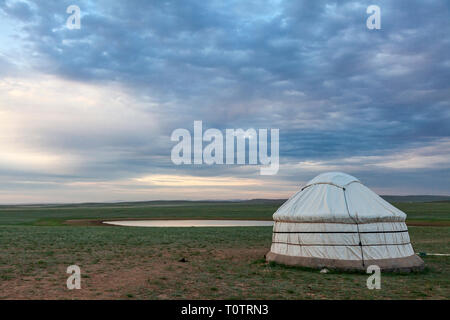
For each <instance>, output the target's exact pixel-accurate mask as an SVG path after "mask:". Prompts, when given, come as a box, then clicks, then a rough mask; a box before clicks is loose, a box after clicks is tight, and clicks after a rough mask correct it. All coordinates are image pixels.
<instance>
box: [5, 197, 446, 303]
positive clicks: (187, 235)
mask: <svg viewBox="0 0 450 320" xmlns="http://www.w3.org/2000/svg"><path fill="white" fill-rule="evenodd" d="M396 205H397V206H398V207H399V208H400V209H401V210H404V211H406V212H407V213H408V221H411V220H417V221H434V222H439V221H441V222H442V221H448V220H449V216H450V204H449V203H448V202H444V203H401V204H396ZM277 206H278V205H277V204H274V203H246V204H243V203H207V202H205V203H181V204H180V203H176V204H172V205H170V204H168V203H162V204H158V205H148V204H147V205H143V204H141V205H132V204H127V205H123V204H121V205H110V206H107V205H102V206H94V205H91V206H59V207H51V208H47V207H31V208H30V207H26V208H25V207H8V208H1V209H0V248H1V250H0V298H3V299H8V298H24V299H31V298H55V299H84V298H92V299H105V298H109V299H117V298H119V299H183V298H194V299H202V298H203V299H449V298H450V288H449V287H450V284H449V282H450V281H449V279H450V277H449V273H450V258H449V257H436V256H426V257H424V260H425V263H426V266H427V268H426V270H425V271H424V272H420V273H411V274H383V275H382V289H381V290H368V289H367V288H366V280H367V275H366V274H360V273H339V272H330V273H328V274H320V273H319V272H318V271H317V270H310V269H305V268H295V267H286V266H281V265H277V264H268V263H266V262H265V260H264V254H265V253H266V252H267V251H268V250H269V248H270V244H271V231H272V230H271V228H270V227H246V228H243V227H240V228H133V227H99V226H68V225H64V224H63V222H64V221H65V220H68V219H112V218H219V217H220V218H247V219H248V218H254V219H256V218H265V219H270V217H271V215H272V214H273V212H274V211H275V210H276V208H277ZM409 230H410V235H411V239H412V242H413V246H414V249H415V251H416V252H428V253H450V246H449V243H450V241H449V240H450V227H409ZM181 258H185V259H186V260H187V262H184V263H183V262H180V260H181ZM72 264H77V265H79V266H80V267H81V270H82V290H76V291H68V290H67V289H66V287H65V283H66V279H67V277H68V275H67V274H66V272H65V271H66V268H67V267H68V266H69V265H72Z"/></svg>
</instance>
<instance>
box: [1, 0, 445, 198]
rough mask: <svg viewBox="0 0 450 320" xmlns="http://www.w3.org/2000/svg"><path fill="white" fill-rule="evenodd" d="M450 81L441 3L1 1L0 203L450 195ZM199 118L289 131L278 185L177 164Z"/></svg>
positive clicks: (256, 172) (251, 171) (249, 172)
mask: <svg viewBox="0 0 450 320" xmlns="http://www.w3.org/2000/svg"><path fill="white" fill-rule="evenodd" d="M373 4H375V5H378V6H379V7H380V9H381V29H379V30H369V29H368V28H367V26H366V20H367V18H368V17H369V16H370V14H367V12H366V10H367V7H368V6H370V5H373ZM70 5H77V6H79V8H80V11H81V18H80V21H81V25H80V29H69V28H67V26H66V20H67V19H68V17H69V16H70V14H68V13H67V12H66V9H67V7H69V6H70ZM449 84H450V2H448V1H445V0H428V1H422V0H397V1H383V0H370V1H325V0H324V1H322V0H315V1H312V0H310V1H282V0H270V1H269V0H258V1H256V0H239V1H215V0H211V1H201V0H199V1H196V0H187V1H138V0H130V1H118V0H115V1H112V0H98V1H87V0H85V1H75V0H69V1H66V0H57V1H56V0H55V1H26V0H19V1H13V0H0V147H1V153H0V204H7V203H57V202H101V201H138V200H156V199H163V200H171V199H190V200H201V199H211V200H219V199H253V198H277V199H279V198H287V197H289V196H290V195H292V194H293V193H294V192H295V191H297V190H298V189H299V188H300V187H301V186H302V185H303V184H305V183H306V182H307V181H309V180H310V179H312V178H313V177H314V176H316V175H318V174H320V173H323V172H327V171H343V172H346V173H349V174H351V175H354V176H356V177H357V178H359V179H360V181H361V182H362V183H364V184H365V185H367V186H368V187H369V188H372V189H373V190H374V191H375V192H377V193H379V194H390V195H411V194H434V195H450V182H449V181H450V161H449V159H450V125H449V123H450V85H449ZM195 120H201V121H202V123H203V126H204V128H205V129H207V128H217V129H218V130H221V131H224V130H225V129H227V128H231V129H238V128H242V129H244V130H246V129H249V128H255V129H261V128H267V129H270V128H275V129H279V137H280V141H279V157H280V160H279V161H280V168H279V171H278V173H277V174H275V175H260V165H248V164H246V165H237V164H234V165H217V164H213V165H206V164H196V165H187V164H182V165H175V164H174V163H173V162H172V160H171V157H170V155H171V150H172V148H173V147H174V145H175V144H176V143H175V142H173V141H171V139H170V137H171V134H172V132H173V131H174V130H175V129H177V128H185V129H188V130H189V131H191V132H193V124H194V121H195Z"/></svg>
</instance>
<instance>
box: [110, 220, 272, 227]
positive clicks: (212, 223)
mask: <svg viewBox="0 0 450 320" xmlns="http://www.w3.org/2000/svg"><path fill="white" fill-rule="evenodd" d="M103 223H106V224H111V225H115V226H126V227H271V226H273V221H262V220H122V221H103Z"/></svg>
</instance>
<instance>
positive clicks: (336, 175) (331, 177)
mask: <svg viewBox="0 0 450 320" xmlns="http://www.w3.org/2000/svg"><path fill="white" fill-rule="evenodd" d="M352 182H360V181H359V180H358V179H356V178H355V177H353V176H351V175H349V174H346V173H343V172H325V173H322V174H319V175H318V176H316V177H315V178H314V179H312V180H310V181H309V182H308V183H307V184H306V186H305V187H308V186H310V185H313V184H323V183H326V184H333V185H335V186H338V187H341V188H343V187H345V186H346V185H348V184H350V183H352Z"/></svg>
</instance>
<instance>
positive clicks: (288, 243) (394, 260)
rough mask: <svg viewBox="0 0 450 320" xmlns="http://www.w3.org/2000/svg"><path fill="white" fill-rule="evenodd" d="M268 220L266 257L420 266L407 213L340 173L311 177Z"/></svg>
mask: <svg viewBox="0 0 450 320" xmlns="http://www.w3.org/2000/svg"><path fill="white" fill-rule="evenodd" d="M273 219H274V221H275V223H274V227H273V237H272V239H273V241H272V247H271V250H270V252H269V253H268V254H267V255H266V258H267V260H268V261H276V262H279V263H284V264H289V265H299V266H307V267H317V268H321V267H329V268H338V269H361V270H365V269H366V268H367V267H368V266H369V265H378V266H379V267H380V268H381V269H382V270H390V271H395V270H405V271H407V270H413V269H421V268H423V261H422V259H420V258H419V257H418V256H417V255H415V253H414V250H413V248H412V246H411V242H410V238H409V234H408V228H407V226H406V223H405V220H406V214H405V213H404V212H402V211H400V210H398V209H397V208H395V207H394V206H392V205H391V204H389V203H388V202H387V201H385V200H383V199H382V198H381V197H379V196H378V195H377V194H375V193H374V192H373V191H371V190H370V189H369V188H367V187H365V186H364V185H363V184H361V182H360V181H359V180H358V179H356V178H355V177H352V176H350V175H347V174H344V173H340V172H329V173H324V174H321V175H319V176H317V177H315V178H314V179H312V180H311V181H309V182H308V183H307V184H306V185H305V186H304V187H303V188H302V189H301V190H300V191H298V192H297V193H296V194H294V195H293V196H292V197H291V198H290V199H289V200H287V201H286V202H285V203H284V204H283V205H282V206H281V207H280V208H279V209H278V210H277V211H276V212H275V214H274V215H273Z"/></svg>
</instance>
